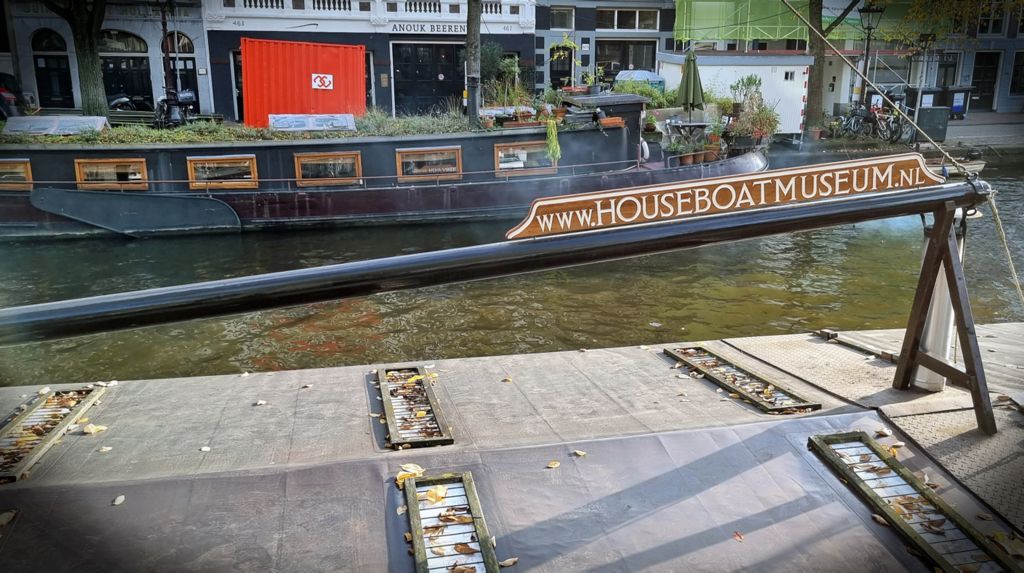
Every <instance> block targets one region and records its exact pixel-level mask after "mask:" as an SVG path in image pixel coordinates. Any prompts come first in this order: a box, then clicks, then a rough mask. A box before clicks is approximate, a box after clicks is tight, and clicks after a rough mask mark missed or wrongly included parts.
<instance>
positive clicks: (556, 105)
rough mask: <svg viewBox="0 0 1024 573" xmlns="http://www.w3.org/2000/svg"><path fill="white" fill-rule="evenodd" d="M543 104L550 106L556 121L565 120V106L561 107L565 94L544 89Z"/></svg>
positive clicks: (560, 91)
mask: <svg viewBox="0 0 1024 573" xmlns="http://www.w3.org/2000/svg"><path fill="white" fill-rule="evenodd" d="M543 97H544V103H546V104H548V105H550V106H551V109H552V110H553V111H554V114H555V118H556V119H559V120H561V119H563V118H565V113H566V111H568V110H566V109H565V106H564V105H562V104H563V103H564V102H565V92H563V91H562V90H553V89H551V88H545V89H544V96H543Z"/></svg>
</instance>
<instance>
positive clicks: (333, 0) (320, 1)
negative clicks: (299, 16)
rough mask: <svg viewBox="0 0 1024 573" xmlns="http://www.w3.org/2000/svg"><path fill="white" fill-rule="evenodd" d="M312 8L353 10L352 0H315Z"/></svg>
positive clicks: (332, 10)
mask: <svg viewBox="0 0 1024 573" xmlns="http://www.w3.org/2000/svg"><path fill="white" fill-rule="evenodd" d="M311 8H312V9H313V10H322V11H325V12H351V11H352V0H313V2H312V5H311Z"/></svg>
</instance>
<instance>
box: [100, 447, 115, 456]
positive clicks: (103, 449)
mask: <svg viewBox="0 0 1024 573" xmlns="http://www.w3.org/2000/svg"><path fill="white" fill-rule="evenodd" d="M112 449H114V448H112V447H110V446H103V447H102V448H100V453H102V454H105V453H107V452H109V451H110V450H112Z"/></svg>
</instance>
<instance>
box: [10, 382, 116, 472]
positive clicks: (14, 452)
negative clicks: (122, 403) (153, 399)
mask: <svg viewBox="0 0 1024 573" xmlns="http://www.w3.org/2000/svg"><path fill="white" fill-rule="evenodd" d="M103 391H104V389H103V388H83V389H81V390H58V391H55V392H48V393H46V394H43V395H40V396H37V397H36V398H35V400H33V401H32V402H31V403H30V404H28V405H24V404H23V405H22V406H20V407H19V409H20V408H24V409H23V410H21V411H20V412H18V411H15V412H14V413H13V414H11V415H10V416H8V419H9V420H10V421H9V422H7V423H6V424H5V425H4V427H3V428H2V429H0V483H10V482H14V481H17V480H19V479H23V478H24V477H25V474H26V472H27V471H28V468H30V467H31V466H32V465H33V464H35V463H36V462H37V461H39V459H40V458H41V457H42V456H43V454H45V453H46V451H47V450H49V449H50V448H51V447H53V445H54V444H55V443H56V442H57V440H59V439H60V437H61V436H63V435H64V433H65V432H67V430H68V427H70V426H71V425H72V424H74V423H75V422H77V421H78V419H79V418H80V417H81V416H82V414H83V413H84V412H85V411H86V410H87V409H88V408H89V407H90V406H92V405H93V404H94V403H95V402H96V400H98V399H99V397H100V396H101V395H102V394H103Z"/></svg>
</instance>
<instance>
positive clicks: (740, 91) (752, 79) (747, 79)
mask: <svg viewBox="0 0 1024 573" xmlns="http://www.w3.org/2000/svg"><path fill="white" fill-rule="evenodd" d="M729 91H731V92H732V97H733V98H734V99H735V100H736V101H739V102H743V103H744V104H746V103H747V99H748V98H749V97H750V96H751V95H752V94H754V93H761V78H760V77H759V76H756V75H754V74H750V75H749V76H743V77H742V78H740V79H738V80H736V82H735V83H734V84H732V85H731V86H729Z"/></svg>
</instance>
